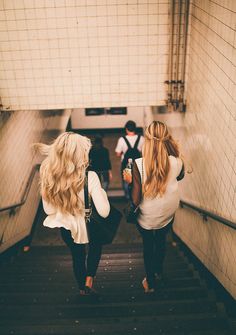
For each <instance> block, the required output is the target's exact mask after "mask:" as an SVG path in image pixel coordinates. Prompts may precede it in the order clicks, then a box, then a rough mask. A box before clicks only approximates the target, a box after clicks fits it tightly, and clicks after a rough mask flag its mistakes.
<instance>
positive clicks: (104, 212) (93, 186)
mask: <svg viewBox="0 0 236 335" xmlns="http://www.w3.org/2000/svg"><path fill="white" fill-rule="evenodd" d="M88 192H89V194H90V196H91V198H92V200H93V203H94V205H95V207H96V210H97V212H98V213H99V215H101V216H102V217H104V218H106V217H107V216H108V214H109V212H110V204H109V201H108V198H107V194H106V192H105V191H104V190H103V189H102V187H101V183H100V180H99V178H98V176H97V174H96V173H95V172H93V171H89V173H88ZM78 197H79V198H80V199H81V200H82V201H83V202H84V190H83V189H82V190H81V191H80V192H79V194H78ZM42 200H43V208H44V211H45V213H46V214H47V215H48V216H47V218H46V219H45V220H44V222H43V225H44V226H45V227H49V228H61V227H63V228H65V229H67V230H70V231H71V236H72V238H73V240H74V242H75V243H78V244H84V243H88V242H89V240H88V234H87V229H86V223H85V218H84V215H72V214H63V213H61V212H60V211H59V210H58V209H56V208H54V207H53V206H52V205H50V204H49V203H47V202H46V201H45V200H44V199H42Z"/></svg>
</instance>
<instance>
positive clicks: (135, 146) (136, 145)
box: [134, 135, 141, 149]
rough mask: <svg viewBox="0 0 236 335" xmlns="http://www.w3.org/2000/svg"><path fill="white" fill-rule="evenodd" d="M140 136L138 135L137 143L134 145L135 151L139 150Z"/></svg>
mask: <svg viewBox="0 0 236 335" xmlns="http://www.w3.org/2000/svg"><path fill="white" fill-rule="evenodd" d="M140 137H141V136H140V135H138V138H137V140H136V142H135V143H134V149H137V148H138V144H139V140H140Z"/></svg>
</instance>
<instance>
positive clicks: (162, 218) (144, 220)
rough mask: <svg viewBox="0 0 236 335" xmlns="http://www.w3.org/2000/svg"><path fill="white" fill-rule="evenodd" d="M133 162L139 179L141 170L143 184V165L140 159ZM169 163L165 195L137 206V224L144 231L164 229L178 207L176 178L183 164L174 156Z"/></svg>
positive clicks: (170, 157)
mask: <svg viewBox="0 0 236 335" xmlns="http://www.w3.org/2000/svg"><path fill="white" fill-rule="evenodd" d="M135 162H136V164H137V167H138V169H139V173H140V176H141V179H142V168H143V178H144V181H143V180H142V183H143V182H145V179H146V172H145V167H144V164H142V158H138V159H136V160H135ZM169 162H170V171H169V175H168V179H167V185H166V191H165V193H164V194H163V195H162V197H160V196H157V197H155V198H154V199H148V198H145V199H142V201H141V204H140V206H139V207H140V210H141V214H140V216H139V220H138V222H139V224H140V226H141V227H143V228H144V229H147V230H150V229H160V228H163V227H165V226H166V225H167V224H168V223H169V222H170V221H171V220H172V218H173V216H174V214H175V211H176V210H177V208H178V207H179V201H180V196H179V189H178V181H177V180H176V177H177V176H178V175H179V174H180V171H181V169H182V166H183V162H182V160H181V159H180V158H176V157H174V156H169Z"/></svg>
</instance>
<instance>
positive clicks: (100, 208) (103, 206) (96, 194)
mask: <svg viewBox="0 0 236 335" xmlns="http://www.w3.org/2000/svg"><path fill="white" fill-rule="evenodd" d="M88 190H89V194H90V195H91V197H92V200H93V203H94V206H95V207H96V210H97V212H98V214H99V215H101V216H102V217H103V218H106V217H107V216H108V214H109V212H110V204H109V201H108V198H107V194H106V192H105V191H104V190H103V188H102V186H101V183H100V180H99V178H98V175H97V174H96V173H95V172H93V171H89V173H88Z"/></svg>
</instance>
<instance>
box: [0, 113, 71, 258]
mask: <svg viewBox="0 0 236 335" xmlns="http://www.w3.org/2000/svg"><path fill="white" fill-rule="evenodd" d="M69 115H70V111H69V110H67V111H61V112H59V111H58V112H54V113H53V112H48V111H34V112H32V111H17V112H11V113H10V114H9V115H3V114H1V115H0V152H1V160H0V171H1V178H0V190H1V192H0V207H7V206H9V205H12V204H14V203H18V202H20V200H21V197H22V192H23V191H24V189H25V185H26V182H27V180H28V177H29V175H30V172H31V169H32V167H33V166H34V165H35V164H36V163H39V160H38V159H39V157H38V155H36V153H35V152H34V150H33V149H32V148H31V145H32V144H33V143H35V142H40V141H43V142H46V143H47V141H48V140H49V139H52V137H53V136H57V134H58V132H61V131H64V130H65V128H66V124H67V122H68V119H69ZM38 189H39V187H38V174H36V176H35V179H34V182H33V184H32V187H31V189H30V193H29V196H28V199H27V202H26V203H25V204H24V205H23V206H22V207H20V208H18V209H17V210H16V214H15V215H14V216H10V217H9V212H2V213H0V240H1V237H2V234H3V232H4V239H3V243H2V244H1V245H0V252H2V251H4V250H5V249H7V248H8V247H10V246H11V245H13V244H15V243H16V242H18V241H19V240H21V239H22V238H24V237H25V236H27V235H28V234H29V232H30V230H31V226H32V223H33V220H34V216H35V214H36V211H37V208H38V204H39V198H40V197H39V192H38Z"/></svg>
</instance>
